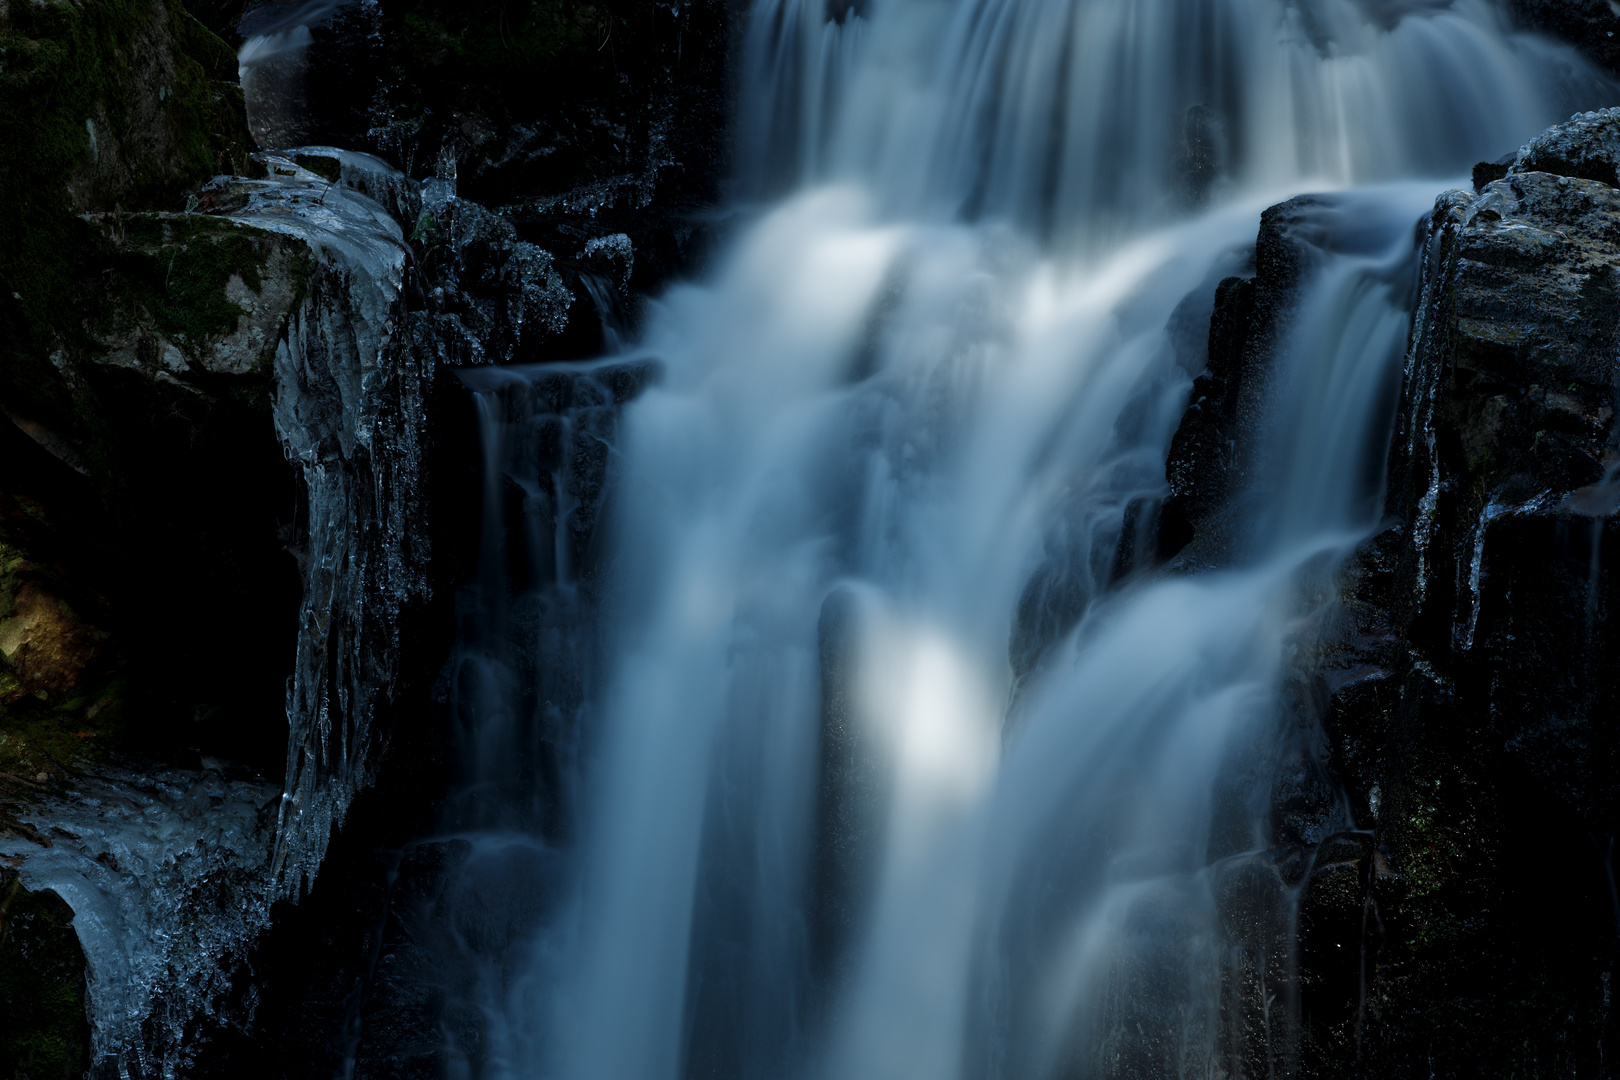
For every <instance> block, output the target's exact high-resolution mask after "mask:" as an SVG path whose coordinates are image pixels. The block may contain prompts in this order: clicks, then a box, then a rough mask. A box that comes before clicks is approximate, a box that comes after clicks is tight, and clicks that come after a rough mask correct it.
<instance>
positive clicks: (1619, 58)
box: [1508, 0, 1620, 72]
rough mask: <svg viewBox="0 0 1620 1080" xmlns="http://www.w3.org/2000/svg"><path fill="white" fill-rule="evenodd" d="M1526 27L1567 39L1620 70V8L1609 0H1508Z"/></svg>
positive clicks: (1602, 62)
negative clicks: (1618, 9)
mask: <svg viewBox="0 0 1620 1080" xmlns="http://www.w3.org/2000/svg"><path fill="white" fill-rule="evenodd" d="M1508 7H1509V10H1511V11H1512V12H1513V15H1514V17H1515V18H1517V19H1518V20H1519V21H1520V22H1521V23H1523V24H1524V25H1526V26H1529V27H1532V28H1534V29H1536V30H1540V31H1542V32H1543V33H1547V34H1551V35H1552V36H1554V37H1558V38H1562V39H1564V40H1565V41H1568V42H1570V43H1571V44H1573V45H1575V46H1576V47H1577V48H1579V49H1580V50H1581V51H1582V52H1584V53H1585V54H1586V55H1587V56H1590V57H1591V58H1592V59H1593V60H1596V61H1597V62H1598V63H1600V64H1602V65H1603V66H1604V67H1606V68H1608V69H1609V70H1610V71H1613V72H1620V36H1617V35H1620V11H1617V10H1616V9H1615V6H1614V5H1613V4H1611V3H1609V0H1512V2H1511V3H1510V4H1509V5H1508Z"/></svg>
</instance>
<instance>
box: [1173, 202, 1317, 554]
mask: <svg viewBox="0 0 1620 1080" xmlns="http://www.w3.org/2000/svg"><path fill="white" fill-rule="evenodd" d="M1342 214H1343V210H1342V208H1341V207H1340V204H1339V201H1338V200H1336V199H1335V198H1333V197H1331V196H1320V195H1302V196H1299V197H1298V198H1295V199H1291V200H1289V201H1288V202H1285V203H1281V204H1279V205H1277V206H1273V207H1271V208H1270V209H1268V210H1266V211H1265V213H1263V214H1262V215H1261V217H1260V232H1259V235H1258V237H1257V239H1256V243H1255V254H1254V273H1253V276H1252V277H1232V278H1228V279H1227V280H1225V281H1222V282H1221V284H1220V286H1219V287H1218V288H1217V289H1216V293H1215V309H1214V314H1213V316H1212V317H1211V319H1210V324H1209V327H1210V328H1209V346H1208V364H1207V366H1206V367H1205V369H1204V370H1203V371H1202V372H1201V373H1200V374H1199V375H1198V377H1197V378H1196V379H1195V380H1194V382H1193V390H1192V395H1191V402H1190V404H1189V407H1188V410H1187V412H1186V414H1185V415H1184V416H1183V417H1182V422H1181V425H1180V427H1178V428H1177V429H1176V434H1175V438H1174V439H1173V440H1172V441H1171V444H1170V456H1169V460H1168V462H1167V463H1166V466H1165V477H1166V479H1167V480H1168V481H1169V484H1170V496H1169V498H1168V499H1166V500H1165V504H1164V511H1163V514H1162V516H1161V518H1160V525H1159V545H1158V546H1159V557H1160V558H1161V559H1165V560H1168V559H1175V560H1176V564H1177V565H1178V566H1180V567H1183V568H1186V569H1192V568H1195V567H1209V566H1213V565H1217V564H1219V563H1221V562H1223V561H1225V560H1226V559H1228V558H1230V556H1231V554H1232V552H1233V551H1234V549H1235V548H1236V547H1237V546H1238V545H1239V544H1241V543H1243V542H1244V540H1245V539H1246V538H1245V537H1244V535H1243V533H1242V526H1241V522H1242V521H1243V519H1244V511H1243V507H1242V506H1241V505H1240V502H1241V500H1242V499H1244V498H1248V497H1251V496H1252V492H1253V481H1254V479H1255V472H1254V456H1255V453H1256V448H1257V446H1258V436H1259V434H1260V429H1259V425H1260V423H1261V409H1262V404H1263V397H1262V396H1263V394H1264V392H1265V389H1266V381H1267V378H1268V377H1269V374H1270V371H1271V367H1272V363H1273V358H1274V355H1275V350H1276V348H1277V345H1278V342H1279V341H1280V339H1281V335H1282V334H1284V333H1285V332H1286V330H1287V315H1288V312H1289V311H1290V309H1291V304H1292V301H1293V298H1294V295H1295V293H1296V291H1297V290H1298V288H1299V285H1300V283H1301V281H1302V280H1303V279H1304V276H1305V274H1306V273H1307V272H1308V271H1309V269H1310V267H1311V266H1312V265H1314V263H1315V261H1316V258H1317V256H1316V254H1315V249H1316V248H1317V246H1318V245H1321V244H1323V243H1325V242H1328V238H1329V237H1330V236H1331V234H1332V230H1333V227H1334V225H1333V222H1334V219H1335V217H1339V216H1342Z"/></svg>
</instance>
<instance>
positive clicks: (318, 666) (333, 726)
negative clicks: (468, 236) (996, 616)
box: [231, 151, 431, 895]
mask: <svg viewBox="0 0 1620 1080" xmlns="http://www.w3.org/2000/svg"><path fill="white" fill-rule="evenodd" d="M336 153H337V154H338V155H340V156H339V160H340V162H341V166H342V169H343V175H340V177H339V178H338V179H337V180H335V181H334V180H329V179H327V178H325V177H323V176H321V175H320V174H318V173H316V172H313V171H311V170H310V169H307V168H304V167H303V166H301V165H299V164H297V163H296V162H295V161H294V160H293V158H292V157H288V156H279V155H269V156H267V157H266V164H267V165H268V166H269V171H270V175H269V176H268V177H267V178H266V179H264V180H262V181H249V182H246V184H245V187H246V190H247V195H248V199H247V204H246V205H245V206H244V207H243V208H242V209H240V210H238V211H236V212H235V213H233V214H232V215H231V217H232V218H233V219H234V220H236V221H240V222H242V223H244V224H248V225H253V226H256V227H258V228H261V229H266V230H268V231H272V232H279V233H284V234H287V235H292V236H297V237H299V238H300V239H302V240H303V241H304V242H305V243H306V244H307V245H308V246H309V250H310V252H311V254H312V257H313V265H312V269H311V272H310V276H309V281H308V285H307V292H306V294H305V296H304V298H303V302H302V303H301V304H300V305H299V306H298V308H297V309H296V310H295V311H294V312H293V313H292V316H291V318H290V320H289V323H288V327H287V332H286V336H285V337H284V338H283V339H282V341H281V342H280V343H279V345H278V346H277V348H276V354H275V375H276V400H275V407H274V414H275V421H276V430H277V432H278V433H279V434H280V436H281V440H282V445H283V447H284V449H285V450H286V453H287V458H288V460H289V461H291V462H292V463H293V464H294V465H296V466H297V467H298V468H299V469H301V471H302V472H303V477H304V484H305V489H306V492H307V499H308V524H307V534H306V535H307V541H306V546H305V549H304V551H303V552H302V554H301V559H300V562H301V564H302V569H303V573H304V599H303V606H302V610H301V612H300V617H299V634H298V656H297V661H296V666H295V668H294V671H293V678H292V681H291V683H290V684H289V688H288V698H287V717H288V723H289V725H290V738H289V743H288V758H287V779H286V787H285V790H284V792H283V794H282V800H281V808H280V811H279V813H278V818H277V837H276V853H275V860H274V866H273V873H274V875H275V877H276V880H277V891H278V893H281V894H291V895H296V894H297V893H299V892H300V891H301V890H302V889H304V888H306V887H307V886H308V884H309V883H311V882H312V881H313V879H314V875H315V872H316V870H317V869H318V868H319V866H320V861H321V857H322V855H323V854H324V853H325V850H326V844H327V841H328V839H329V837H330V835H331V831H332V829H333V828H334V827H335V826H336V825H337V824H339V823H340V822H341V821H342V819H343V815H344V813H345V811H346V810H347V809H348V806H349V803H350V801H351V800H352V799H353V798H354V795H355V793H356V792H358V791H359V790H360V789H361V788H362V787H363V786H365V784H366V783H367V781H368V780H369V779H370V776H371V770H372V769H373V767H374V765H375V750H376V738H377V733H376V732H375V731H374V730H373V726H372V721H373V718H374V716H375V713H376V710H377V708H378V706H379V704H380V703H381V702H383V701H385V700H386V699H387V698H388V696H389V694H390V693H391V691H392V688H393V683H394V678H395V674H396V672H395V657H396V653H397V643H398V631H399V619H400V616H401V614H402V613H403V612H404V611H405V609H406V607H407V606H408V605H409V604H411V603H412V602H413V601H415V600H418V599H420V598H422V597H423V596H425V594H426V590H427V578H426V564H427V557H428V550H427V536H426V532H425V530H424V529H423V528H422V514H423V507H422V493H421V489H420V474H421V470H422V454H423V447H424V441H425V437H426V422H427V420H426V413H425V409H424V404H425V403H424V396H425V392H426V384H427V381H428V379H429V378H430V377H431V361H430V360H425V359H418V356H417V354H416V353H414V352H413V350H411V349H410V348H409V347H408V344H407V338H406V335H405V334H404V333H402V332H401V331H402V322H403V306H402V286H403V283H404V273H405V261H406V256H407V249H406V247H405V242H404V235H403V231H402V230H401V228H400V225H399V222H398V221H397V220H395V217H394V216H393V214H391V213H390V212H389V210H388V209H387V208H385V206H384V205H383V204H382V203H380V202H378V201H376V200H375V199H373V198H370V197H368V196H367V195H366V194H363V193H362V192H361V190H358V189H360V188H365V189H367V190H370V191H371V192H373V193H375V194H378V195H381V196H382V197H384V198H387V199H392V200H393V201H394V202H395V203H396V206H397V205H399V203H400V200H402V199H404V198H405V196H404V194H403V187H404V185H403V184H402V183H400V182H398V181H396V180H395V179H394V177H393V176H390V174H389V172H388V171H387V170H386V167H385V166H381V165H380V163H377V164H373V163H372V161H371V160H370V159H367V160H357V159H360V158H361V157H362V156H361V155H347V156H345V155H343V152H341V151H339V152H336ZM305 156H306V157H314V156H318V155H315V154H309V153H306V154H305ZM395 175H397V174H395ZM401 180H402V178H401ZM351 185H352V186H351Z"/></svg>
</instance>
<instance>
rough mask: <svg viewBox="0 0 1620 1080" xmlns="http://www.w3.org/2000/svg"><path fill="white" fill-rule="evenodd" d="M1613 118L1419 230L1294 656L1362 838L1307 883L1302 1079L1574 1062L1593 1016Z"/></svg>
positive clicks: (1608, 507) (1535, 155)
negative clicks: (1400, 374)
mask: <svg viewBox="0 0 1620 1080" xmlns="http://www.w3.org/2000/svg"><path fill="white" fill-rule="evenodd" d="M1616 130H1617V123H1616V118H1615V117H1614V115H1613V114H1612V113H1610V112H1605V113H1599V114H1588V115H1586V116H1582V117H1579V118H1577V119H1576V120H1574V121H1572V122H1571V123H1570V124H1566V125H1561V126H1559V127H1557V128H1553V129H1551V130H1550V131H1548V132H1547V133H1545V134H1543V135H1542V136H1540V137H1538V138H1537V139H1535V140H1533V141H1532V142H1531V143H1530V144H1528V145H1527V146H1526V147H1525V148H1524V149H1523V150H1522V151H1521V152H1520V153H1519V154H1518V155H1517V158H1516V159H1515V161H1514V163H1513V164H1512V166H1511V168H1510V169H1508V170H1507V172H1506V174H1505V175H1503V176H1502V177H1501V178H1500V179H1495V180H1489V181H1488V182H1486V183H1485V184H1484V185H1483V186H1482V187H1481V189H1480V190H1479V191H1478V193H1477V194H1470V193H1464V192H1448V193H1446V194H1445V195H1443V196H1441V198H1440V199H1439V200H1438V202H1437V203H1436V207H1435V211H1434V214H1433V217H1432V219H1431V222H1430V224H1429V225H1428V232H1427V238H1428V243H1427V247H1426V254H1425V262H1424V272H1423V285H1422V292H1421V296H1420V301H1419V306H1418V309H1417V313H1416V317H1415V323H1414V328H1413V333H1412V342H1411V348H1410V351H1409V354H1408V358H1407V366H1406V378H1405V387H1404V390H1403V397H1402V402H1401V406H1400V412H1399V415H1398V419H1397V428H1396V432H1395V437H1394V440H1393V443H1392V447H1391V455H1390V467H1389V486H1388V494H1387V501H1386V526H1385V528H1384V529H1383V530H1382V531H1381V532H1380V533H1379V534H1378V535H1376V536H1375V537H1373V538H1372V539H1371V540H1369V541H1368V542H1367V543H1366V544H1365V545H1364V546H1363V547H1362V549H1361V551H1360V552H1359V553H1358V555H1357V557H1356V558H1355V559H1354V560H1353V562H1352V564H1351V565H1350V566H1349V567H1348V568H1347V571H1346V574H1345V576H1344V579H1343V589H1344V600H1343V603H1342V606H1341V610H1340V613H1339V615H1338V617H1337V625H1336V628H1335V629H1334V631H1333V632H1332V634H1331V635H1330V640H1329V642H1328V643H1327V645H1326V646H1325V648H1324V660H1323V663H1322V664H1321V665H1320V666H1319V668H1318V671H1317V674H1316V676H1315V679H1316V680H1317V681H1316V685H1317V688H1318V694H1319V696H1320V698H1321V700H1322V702H1323V707H1322V724H1323V730H1324V733H1325V737H1326V740H1327V742H1328V744H1329V746H1330V747H1331V761H1332V765H1333V770H1334V773H1335V774H1336V776H1337V777H1339V778H1340V781H1341V782H1342V784H1343V785H1344V789H1345V795H1346V796H1347V798H1348V800H1349V803H1350V805H1351V806H1352V807H1353V808H1354V812H1355V814H1356V816H1357V818H1358V819H1359V820H1361V821H1363V822H1365V823H1368V824H1371V825H1372V826H1373V828H1374V830H1375V844H1374V847H1373V850H1372V852H1371V858H1370V859H1368V858H1362V859H1360V860H1359V863H1358V864H1359V866H1360V870H1359V874H1360V877H1359V882H1360V884H1359V885H1358V886H1357V888H1358V889H1360V895H1361V896H1362V897H1364V900H1363V901H1357V902H1355V903H1352V901H1351V899H1350V898H1349V893H1348V892H1346V891H1345V890H1343V889H1339V888H1338V887H1337V886H1334V887H1332V888H1329V889H1327V890H1326V891H1321V890H1319V889H1318V886H1317V885H1316V884H1314V883H1315V881H1316V880H1317V877H1318V876H1320V875H1321V874H1322V873H1323V871H1322V870H1320V869H1319V870H1317V871H1315V872H1313V878H1312V881H1313V884H1312V885H1311V887H1310V888H1309V889H1308V890H1307V900H1306V907H1305V908H1304V909H1302V912H1301V933H1302V935H1303V941H1304V944H1303V945H1302V948H1304V950H1305V952H1304V954H1303V956H1302V964H1303V965H1304V968H1302V971H1303V972H1307V974H1302V979H1303V980H1304V983H1303V985H1304V986H1305V987H1306V989H1305V991H1304V992H1305V995H1306V997H1305V999H1304V1000H1305V1002H1306V1017H1305V1020H1306V1044H1305V1046H1306V1050H1305V1056H1304V1058H1303V1059H1302V1060H1303V1061H1304V1063H1305V1065H1306V1067H1307V1070H1308V1074H1309V1075H1315V1076H1324V1077H1327V1076H1348V1075H1366V1074H1368V1073H1371V1074H1376V1075H1408V1074H1412V1075H1417V1074H1424V1073H1425V1071H1426V1070H1427V1069H1428V1068H1429V1065H1428V1062H1430V1061H1440V1060H1444V1061H1445V1062H1446V1063H1447V1068H1448V1069H1449V1070H1451V1071H1453V1072H1455V1073H1458V1074H1472V1073H1477V1074H1481V1075H1484V1074H1491V1075H1502V1074H1505V1073H1508V1072H1513V1071H1524V1070H1533V1069H1537V1068H1546V1069H1554V1068H1556V1069H1563V1070H1565V1071H1571V1072H1583V1071H1593V1070H1595V1069H1597V1068H1598V1067H1599V1066H1598V1065H1597V1062H1598V1061H1599V1060H1601V1056H1602V1052H1603V1051H1602V1047H1603V1044H1604V1042H1605V1041H1606V1040H1607V1039H1609V1038H1610V1037H1611V1035H1612V1021H1611V1020H1610V1019H1609V1016H1610V1013H1609V1006H1608V991H1607V986H1608V982H1609V980H1610V978H1611V972H1612V970H1613V964H1614V950H1613V949H1612V948H1611V947H1610V945H1609V944H1607V943H1611V942H1612V941H1613V940H1614V927H1615V910H1616V909H1615V902H1614V895H1615V894H1614V891H1613V884H1612V883H1613V880H1614V879H1613V876H1612V849H1611V847H1610V846H1609V845H1610V844H1612V841H1610V840H1609V839H1608V838H1610V837H1613V836H1615V835H1616V834H1617V833H1620V783H1617V781H1616V776H1617V766H1620V731H1617V730H1616V729H1615V726H1614V724H1613V723H1612V718H1613V716H1614V715H1615V714H1616V707H1617V705H1620V680H1617V678H1616V675H1615V673H1614V671H1613V670H1612V664H1610V663H1608V662H1607V658H1608V657H1611V656H1613V655H1614V650H1615V649H1616V647H1617V645H1620V640H1617V635H1616V630H1615V627H1614V625H1613V623H1612V621H1611V618H1610V613H1611V611H1613V610H1615V603H1616V601H1617V599H1620V596H1617V594H1616V588H1617V581H1616V578H1615V576H1614V575H1613V573H1612V570H1611V568H1610V558H1609V553H1610V551H1612V550H1613V545H1614V544H1615V543H1616V542H1620V535H1617V530H1616V529H1615V527H1614V518H1613V514H1614V512H1615V510H1616V509H1620V500H1617V499H1615V498H1613V497H1612V495H1613V489H1612V484H1613V481H1614V477H1615V473H1616V469H1617V466H1620V457H1617V452H1616V449H1615V447H1616V446H1617V438H1620V429H1617V428H1616V423H1615V406H1616V399H1615V387H1616V385H1617V383H1620V359H1617V357H1620V304H1617V302H1616V301H1617V300H1620V293H1617V292H1616V289H1617V285H1620V278H1617V277H1616V275H1617V274H1620V189H1617V187H1616V186H1615V185H1616V184H1617V182H1620V177H1617V174H1616V171H1615V164H1616V160H1617V150H1620V140H1617V139H1616V137H1615V134H1616ZM1324 851H1325V848H1319V849H1318V865H1319V866H1320V860H1321V859H1322V858H1323V857H1324ZM1350 865H1351V862H1349V861H1346V860H1338V861H1336V862H1334V863H1333V866H1335V867H1348V866H1350ZM1532 865H1533V867H1534V870H1533V872H1529V873H1527V872H1526V871H1527V870H1528V869H1529V867H1531V866H1532ZM1348 874H1349V870H1347V869H1334V870H1332V873H1331V874H1330V875H1329V877H1328V878H1326V879H1324V880H1332V879H1333V877H1332V875H1340V876H1343V875H1348ZM1344 880H1345V881H1346V883H1347V884H1348V882H1349V881H1350V878H1349V877H1347V876H1346V877H1345V879H1344ZM1341 893H1342V894H1343V898H1342V902H1341V900H1340V894H1341ZM1313 896H1314V897H1316V899H1314V900H1313V899H1311V898H1312V897H1313ZM1323 904H1325V905H1326V906H1325V907H1322V906H1321V905H1323ZM1358 905H1360V906H1358ZM1318 908H1320V912H1321V913H1320V914H1317V913H1315V911H1316V910H1317V909H1318ZM1358 912H1359V914H1358ZM1341 951H1342V952H1343V953H1345V954H1350V953H1352V952H1354V953H1355V954H1356V955H1358V956H1361V955H1364V957H1365V959H1364V960H1363V961H1361V966H1360V967H1357V966H1356V965H1354V964H1337V963H1336V961H1335V957H1336V955H1337V954H1338V953H1339V952H1341ZM1313 965H1314V968H1313ZM1311 970H1317V971H1320V972H1321V974H1320V975H1312V974H1308V972H1309V971H1311ZM1334 971H1337V972H1338V974H1333V972H1334ZM1313 979H1315V980H1317V981H1318V984H1317V987H1316V988H1315V989H1312V988H1311V986H1312V983H1311V980H1313ZM1353 983H1356V984H1359V988H1356V987H1354V986H1353ZM1353 989H1354V991H1355V992H1354V994H1352V990H1353ZM1313 995H1314V997H1313ZM1532 1063H1534V1064H1532Z"/></svg>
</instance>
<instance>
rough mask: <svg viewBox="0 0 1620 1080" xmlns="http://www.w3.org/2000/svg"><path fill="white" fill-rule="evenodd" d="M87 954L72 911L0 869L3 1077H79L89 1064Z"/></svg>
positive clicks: (0, 1064)
mask: <svg viewBox="0 0 1620 1080" xmlns="http://www.w3.org/2000/svg"><path fill="white" fill-rule="evenodd" d="M84 999H85V965H84V952H83V950H82V949H80V947H79V939H78V937H77V935H75V934H74V931H73V911H72V909H71V908H69V907H68V906H67V904H66V903H64V902H63V901H62V898H61V897H59V896H57V895H56V894H55V893H53V892H49V891H41V892H29V891H28V890H26V889H24V888H23V887H22V882H21V881H20V880H19V879H18V877H17V874H16V873H15V872H14V871H11V870H8V869H5V868H4V867H0V1017H3V1018H4V1022H3V1023H0V1076H4V1077H8V1078H9V1077H18V1078H22V1077H28V1078H31V1080H35V1078H37V1080H44V1078H46V1077H63V1078H69V1077H77V1076H81V1075H83V1073H84V1071H85V1069H86V1068H87V1067H88V1065H89V1061H90V1024H89V1021H88V1020H87V1019H86V1016H85V1008H84Z"/></svg>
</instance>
